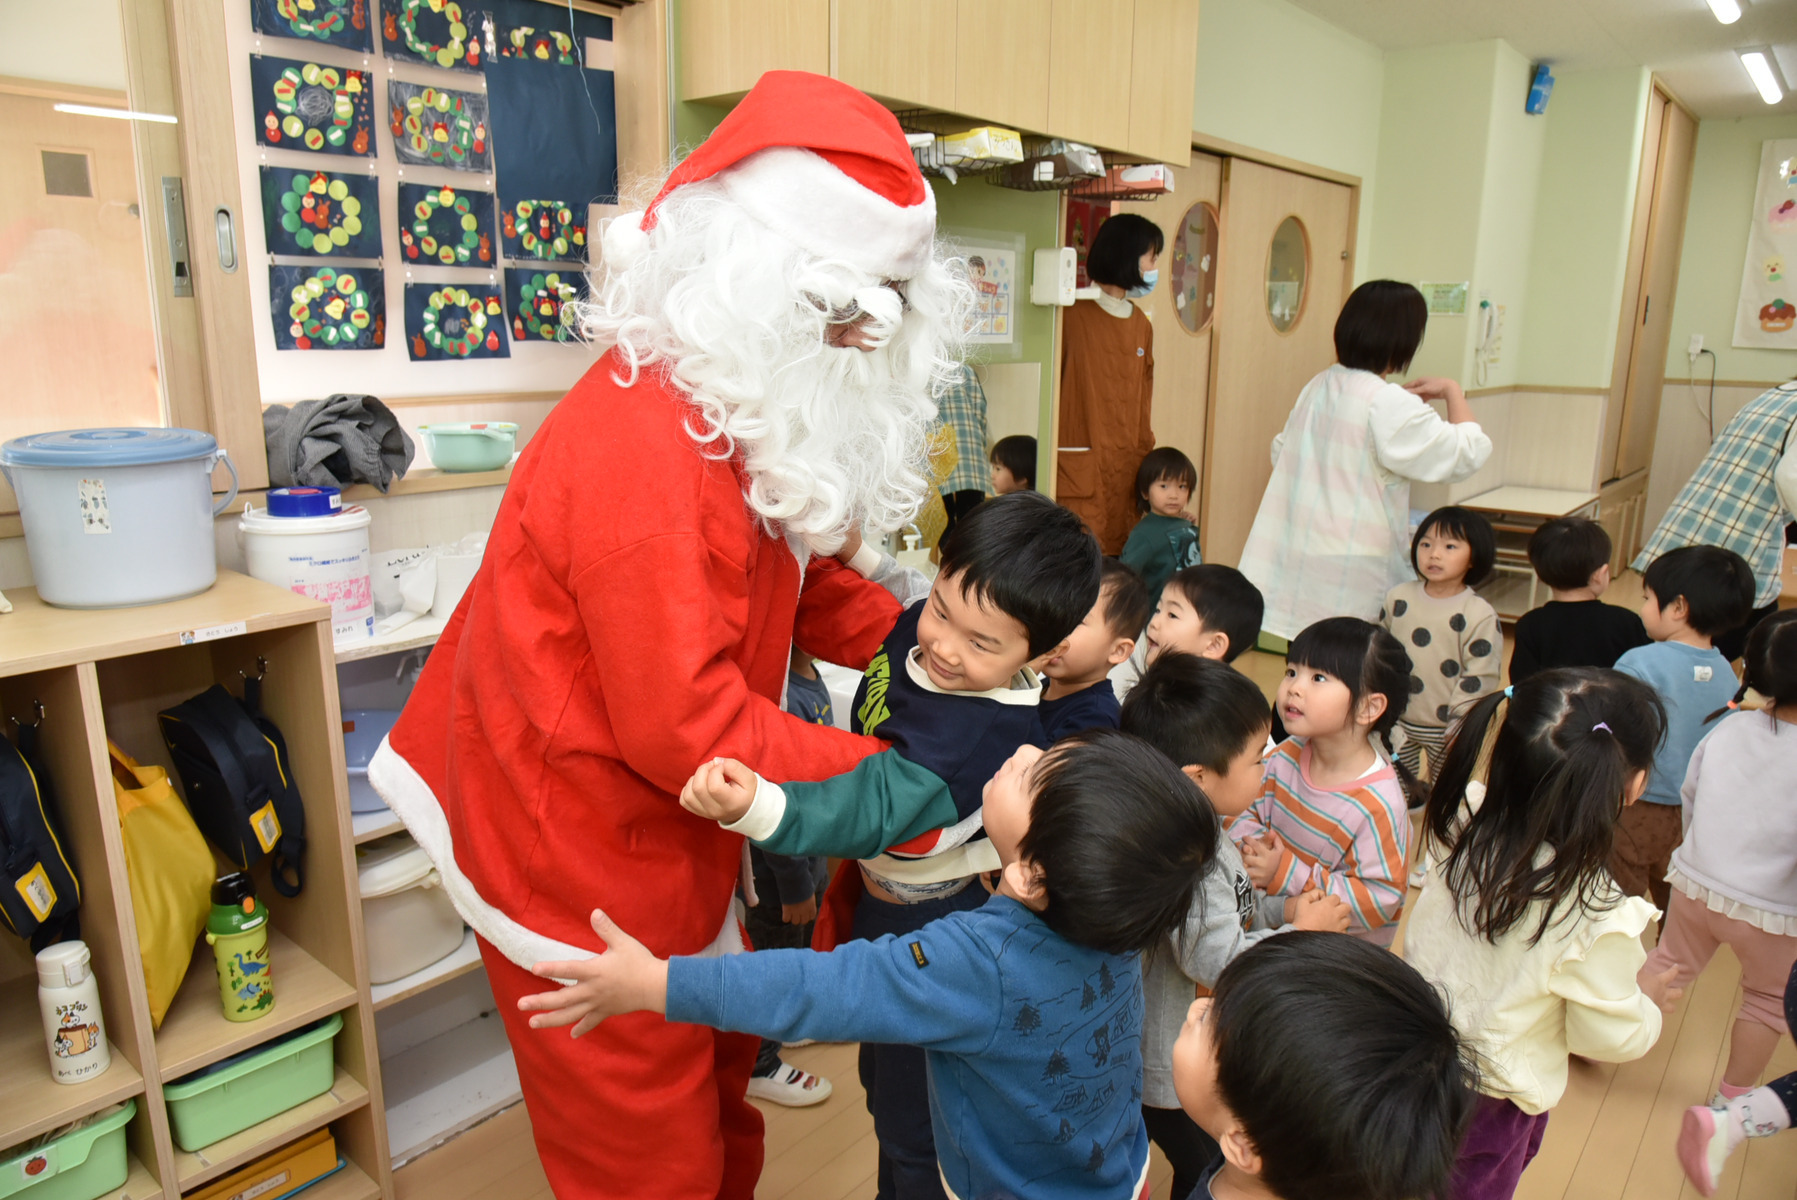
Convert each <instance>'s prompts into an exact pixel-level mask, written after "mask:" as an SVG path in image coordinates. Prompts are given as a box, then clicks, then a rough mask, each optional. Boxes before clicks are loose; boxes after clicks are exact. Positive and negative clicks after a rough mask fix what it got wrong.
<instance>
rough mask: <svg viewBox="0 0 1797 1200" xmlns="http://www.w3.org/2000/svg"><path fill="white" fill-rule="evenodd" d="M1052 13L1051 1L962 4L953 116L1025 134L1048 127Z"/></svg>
mask: <svg viewBox="0 0 1797 1200" xmlns="http://www.w3.org/2000/svg"><path fill="white" fill-rule="evenodd" d="M1050 12H1051V6H1050V0H963V2H962V4H961V6H960V12H959V14H958V16H957V18H956V23H955V26H954V29H955V36H954V41H953V46H952V52H953V54H954V55H955V103H954V111H955V112H959V113H966V114H967V115H969V116H977V117H980V118H983V119H985V120H988V121H997V122H999V123H1001V124H1005V125H1014V126H1016V127H1017V128H1019V129H1024V130H1045V129H1047V128H1048V127H1049V126H1048V61H1049V57H1048V56H1049V45H1050V41H1049V28H1048V23H1049V19H1050ZM950 50H951V48H950V47H947V46H944V47H942V51H943V52H944V53H947V52H950Z"/></svg>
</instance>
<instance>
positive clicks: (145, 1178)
mask: <svg viewBox="0 0 1797 1200" xmlns="http://www.w3.org/2000/svg"><path fill="white" fill-rule="evenodd" d="M125 1172H126V1174H125V1185H124V1186H123V1187H120V1188H115V1189H114V1190H112V1191H110V1192H107V1193H105V1194H104V1195H102V1196H99V1197H97V1200H162V1197H163V1196H164V1195H166V1193H165V1192H164V1191H163V1190H162V1185H161V1184H160V1183H157V1182H156V1177H155V1176H154V1175H152V1174H150V1172H149V1171H147V1170H146V1169H145V1168H144V1165H143V1164H142V1163H140V1162H138V1161H137V1155H135V1154H131V1153H127V1154H126V1155H125Z"/></svg>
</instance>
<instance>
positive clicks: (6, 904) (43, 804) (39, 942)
mask: <svg viewBox="0 0 1797 1200" xmlns="http://www.w3.org/2000/svg"><path fill="white" fill-rule="evenodd" d="M43 720H44V709H43V705H41V704H40V705H38V706H37V721H36V722H35V723H33V724H31V725H24V724H20V723H19V722H18V721H17V720H16V719H15V720H14V724H15V725H18V727H19V744H18V745H16V746H15V745H13V744H12V742H10V741H8V740H7V739H6V738H4V737H0V870H3V872H4V874H5V876H6V878H5V880H4V881H3V882H4V886H3V887H0V920H4V921H5V922H6V927H7V928H8V929H10V930H11V931H12V932H13V933H16V934H18V935H19V936H20V937H22V938H29V939H30V940H31V948H32V949H33V950H34V951H35V950H42V949H43V948H44V947H45V946H49V945H52V944H53V943H56V942H59V941H66V940H68V939H70V938H74V937H79V936H80V927H79V925H78V924H77V921H76V910H77V909H79V908H80V907H81V883H80V881H79V880H78V879H77V878H76V877H75V868H74V866H73V864H72V863H71V862H70V861H69V855H68V851H67V850H65V849H64V848H63V844H62V838H61V836H60V834H59V832H58V830H57V823H56V798H55V795H54V793H53V791H52V790H51V787H50V777H49V776H48V775H46V774H45V773H44V772H43V770H42V768H41V767H40V766H39V765H38V759H37V731H38V726H39V725H41V724H43Z"/></svg>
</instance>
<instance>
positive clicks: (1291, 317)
mask: <svg viewBox="0 0 1797 1200" xmlns="http://www.w3.org/2000/svg"><path fill="white" fill-rule="evenodd" d="M1309 272H1310V239H1309V238H1308V237H1307V236H1305V233H1304V224H1303V222H1301V221H1299V220H1298V218H1297V217H1287V218H1286V219H1285V220H1283V221H1281V222H1280V223H1279V228H1278V229H1275V230H1274V231H1273V244H1272V245H1271V246H1269V247H1268V248H1267V317H1268V318H1269V319H1270V320H1271V321H1272V322H1273V328H1274V329H1277V330H1278V331H1279V332H1280V333H1287V332H1289V331H1290V330H1291V328H1292V326H1294V325H1296V324H1297V323H1298V318H1299V317H1301V316H1303V315H1304V283H1305V277H1306V276H1307V275H1308V274H1309Z"/></svg>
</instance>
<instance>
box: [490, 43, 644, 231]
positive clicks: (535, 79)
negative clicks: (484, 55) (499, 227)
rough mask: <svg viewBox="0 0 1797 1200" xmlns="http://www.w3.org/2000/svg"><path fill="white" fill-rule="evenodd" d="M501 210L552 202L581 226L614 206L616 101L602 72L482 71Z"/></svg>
mask: <svg viewBox="0 0 1797 1200" xmlns="http://www.w3.org/2000/svg"><path fill="white" fill-rule="evenodd" d="M486 74H487V102H488V104H489V106H490V109H491V121H492V131H493V154H494V173H495V177H496V179H497V180H498V186H499V200H500V203H501V205H512V204H516V203H517V202H518V201H519V200H554V201H559V202H561V203H564V204H568V205H570V206H571V207H573V208H574V209H575V210H576V211H577V212H579V213H580V215H581V217H582V219H583V220H584V218H585V215H586V214H585V208H586V205H587V204H589V203H595V202H596V203H600V204H615V203H617V199H618V120H617V96H616V92H615V89H614V87H613V79H612V73H611V72H610V71H589V70H585V69H583V68H580V67H561V66H556V65H554V64H552V63H540V62H534V61H532V60H530V59H522V58H495V59H493V60H492V61H491V62H489V63H488V64H487V72H486Z"/></svg>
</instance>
